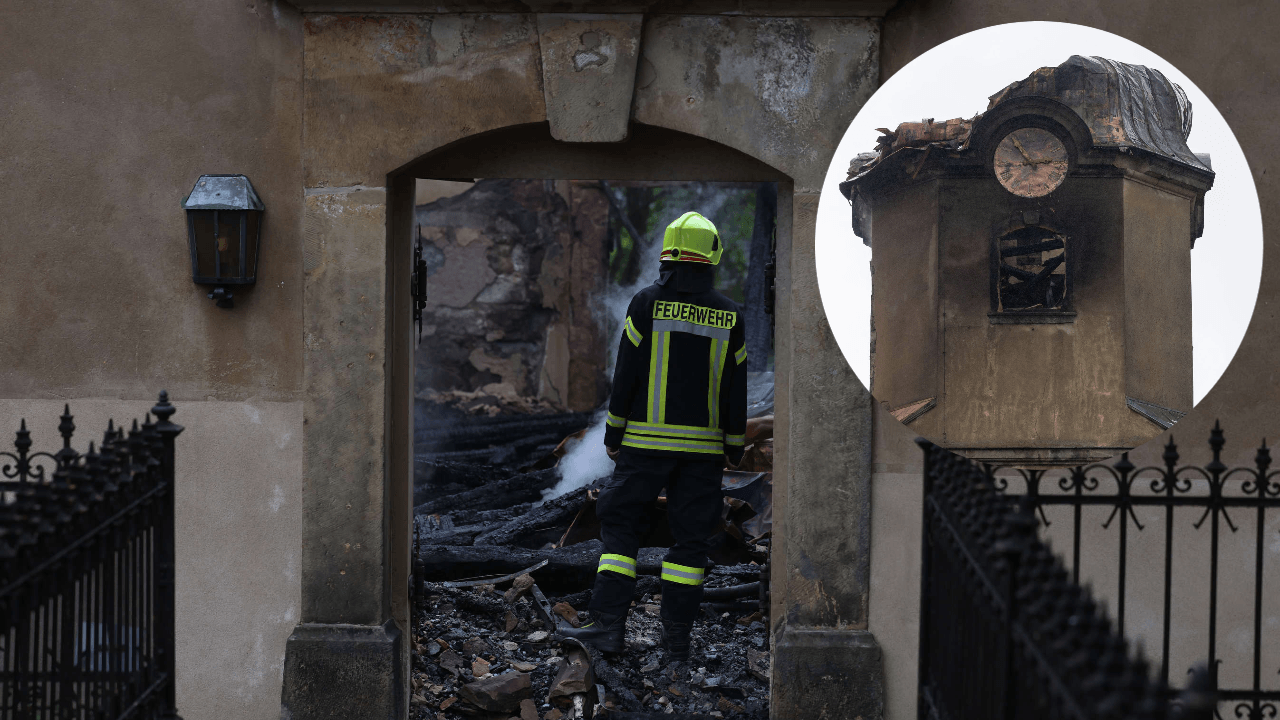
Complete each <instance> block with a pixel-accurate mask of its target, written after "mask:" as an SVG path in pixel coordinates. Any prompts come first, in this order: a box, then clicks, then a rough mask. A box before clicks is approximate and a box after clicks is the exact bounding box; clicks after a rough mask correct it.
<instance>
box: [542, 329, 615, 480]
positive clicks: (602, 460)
mask: <svg viewBox="0 0 1280 720" xmlns="http://www.w3.org/2000/svg"><path fill="white" fill-rule="evenodd" d="M623 309H624V310H625V309H626V308H625V307H624V308H623ZM604 420H605V412H604V411H600V412H598V413H596V415H595V417H593V418H592V419H591V427H589V428H587V432H586V433H585V434H584V435H583V436H582V439H581V440H570V441H569V444H568V445H567V446H566V447H565V454H564V456H563V457H561V458H560V463H559V464H558V465H556V469H557V470H559V471H560V473H559V474H560V481H559V482H557V483H556V484H555V487H552V488H551V489H549V490H543V491H542V500H543V502H545V501H547V500H550V499H552V498H556V497H560V496H561V495H563V494H565V493H567V492H572V491H574V490H577V489H578V488H580V487H583V486H585V485H590V484H591V483H592V482H593V481H595V480H596V479H598V478H602V477H608V476H609V475H612V474H613V461H612V460H610V459H609V455H608V454H607V453H605V451H604Z"/></svg>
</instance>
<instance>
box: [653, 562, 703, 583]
mask: <svg viewBox="0 0 1280 720" xmlns="http://www.w3.org/2000/svg"><path fill="white" fill-rule="evenodd" d="M702 575H703V569H702V568H695V567H689V566H688V565H677V564H675V563H669V562H663V563H662V579H663V580H667V581H670V582H677V583H681V584H683V585H701V584H702Z"/></svg>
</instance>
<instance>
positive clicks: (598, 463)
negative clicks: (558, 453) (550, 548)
mask: <svg viewBox="0 0 1280 720" xmlns="http://www.w3.org/2000/svg"><path fill="white" fill-rule="evenodd" d="M604 419H605V413H604V412H603V411H602V412H599V413H596V415H595V417H593V418H592V419H591V427H589V428H587V432H586V433H585V434H584V435H583V436H582V439H581V440H570V441H569V444H568V446H566V448H565V454H564V456H563V457H561V458H560V463H559V464H558V465H556V469H557V470H558V471H559V473H560V481H559V482H557V483H556V484H555V487H552V488H551V489H549V490H543V491H542V499H543V501H544V502H545V501H547V500H550V499H552V498H556V497H560V496H561V495H563V494H565V493H567V492H572V491H574V490H577V489H578V488H580V487H583V486H584V485H590V484H591V483H592V482H593V481H595V480H596V479H598V478H602V477H608V476H609V475H612V474H613V461H612V460H610V459H609V455H608V454H607V453H606V452H605V451H604Z"/></svg>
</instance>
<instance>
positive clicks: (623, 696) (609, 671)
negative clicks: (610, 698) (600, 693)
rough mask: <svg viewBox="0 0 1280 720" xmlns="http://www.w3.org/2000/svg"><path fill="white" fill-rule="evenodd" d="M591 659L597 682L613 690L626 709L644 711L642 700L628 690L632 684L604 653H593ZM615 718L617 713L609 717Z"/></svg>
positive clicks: (610, 714)
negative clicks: (610, 663)
mask: <svg viewBox="0 0 1280 720" xmlns="http://www.w3.org/2000/svg"><path fill="white" fill-rule="evenodd" d="M591 658H592V663H591V670H592V671H593V672H594V673H595V676H596V680H598V681H600V683H601V684H603V685H604V686H605V687H606V688H608V689H609V690H611V691H612V692H613V694H614V695H616V696H617V698H618V700H620V701H621V702H622V706H623V707H624V708H626V709H627V710H629V711H631V712H634V713H638V712H640V711H641V710H643V709H644V706H643V705H641V704H640V700H639V699H638V698H637V697H636V696H635V694H633V693H632V692H631V690H629V689H628V688H627V686H628V685H630V683H629V682H627V679H626V678H624V677H623V676H622V673H619V672H618V671H617V670H614V669H613V668H612V667H611V666H610V665H609V662H608V661H607V660H605V659H604V654H603V653H598V652H597V653H591ZM627 714H630V713H627ZM615 716H616V714H615V713H609V717H615ZM637 717H645V718H647V717H649V715H637ZM664 717H665V716H664ZM673 717H674V716H673Z"/></svg>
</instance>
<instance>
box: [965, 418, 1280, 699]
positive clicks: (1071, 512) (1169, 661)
mask: <svg viewBox="0 0 1280 720" xmlns="http://www.w3.org/2000/svg"><path fill="white" fill-rule="evenodd" d="M1224 445H1225V438H1224V437H1223V432H1222V430H1221V428H1220V427H1219V426H1218V425H1217V424H1215V425H1214V428H1213V430H1212V431H1211V433H1210V437H1209V447H1210V449H1211V450H1212V455H1213V459H1212V460H1211V461H1210V462H1209V463H1208V464H1206V465H1204V466H1203V467H1198V466H1190V465H1188V466H1183V467H1178V461H1179V455H1178V448H1177V445H1175V444H1174V442H1173V440H1172V439H1170V441H1169V443H1168V444H1167V445H1166V446H1165V451H1164V454H1163V456H1162V457H1161V460H1163V463H1164V464H1163V465H1162V466H1147V467H1141V468H1140V467H1136V466H1135V465H1134V464H1133V463H1132V462H1130V460H1129V456H1128V454H1127V453H1126V454H1124V455H1122V456H1121V457H1120V459H1119V460H1118V461H1116V462H1114V463H1113V464H1110V465H1105V464H1096V465H1090V466H1087V467H1078V468H1075V469H1073V470H1063V471H1058V472H1054V471H1048V472H1047V473H1046V471H1043V470H1008V469H1001V468H992V467H987V468H984V472H985V474H986V476H987V477H988V478H992V479H994V482H995V484H996V486H997V487H998V488H999V489H1000V490H1002V491H1003V492H1005V493H1006V494H1007V495H1008V496H1009V497H1016V498H1020V499H1021V502H1023V503H1024V504H1026V505H1027V506H1028V507H1030V508H1033V509H1034V511H1035V512H1036V514H1037V516H1038V517H1039V524H1040V525H1041V526H1042V528H1043V529H1042V531H1041V534H1042V535H1047V536H1051V537H1053V538H1054V539H1055V540H1059V541H1060V543H1061V545H1065V546H1069V547H1070V555H1071V562H1070V573H1071V579H1072V581H1073V582H1079V581H1080V580H1081V578H1082V571H1083V572H1084V575H1083V577H1085V578H1091V579H1092V580H1093V581H1094V582H1095V583H1096V584H1098V585H1099V586H1100V585H1102V584H1103V583H1105V584H1106V586H1107V588H1108V589H1109V590H1110V593H1109V594H1112V593H1113V594H1114V595H1113V596H1114V597H1115V598H1116V604H1115V616H1116V628H1117V631H1118V632H1120V633H1124V632H1125V631H1126V629H1129V630H1130V631H1131V634H1141V635H1145V636H1146V637H1149V638H1150V637H1154V636H1157V635H1158V637H1159V648H1160V656H1159V657H1160V668H1159V674H1158V677H1159V678H1160V679H1161V680H1163V681H1164V682H1166V683H1172V682H1173V681H1174V677H1171V674H1172V675H1173V676H1175V677H1180V676H1183V674H1184V673H1185V671H1186V670H1187V667H1186V664H1182V665H1178V664H1175V662H1176V661H1175V660H1174V659H1173V658H1175V656H1176V655H1177V654H1178V653H1177V650H1178V648H1177V647H1175V646H1174V643H1175V639H1176V641H1177V642H1178V643H1180V644H1181V645H1182V646H1183V650H1184V651H1183V653H1182V654H1183V655H1184V656H1185V654H1186V652H1185V648H1186V647H1187V646H1193V647H1194V648H1195V651H1194V652H1195V653H1196V655H1198V656H1199V657H1201V658H1204V657H1207V659H1208V666H1207V667H1208V669H1209V676H1210V677H1209V680H1210V682H1211V684H1212V686H1213V687H1214V688H1215V689H1216V691H1217V696H1218V699H1219V702H1220V705H1219V707H1218V710H1217V714H1218V717H1231V718H1240V719H1241V720H1244V719H1246V718H1247V719H1248V720H1264V719H1267V720H1271V719H1274V718H1276V717H1277V712H1278V711H1280V594H1277V591H1278V590H1280V577H1277V576H1278V575H1280V479H1278V478H1277V475H1280V471H1273V470H1270V467H1271V452H1270V450H1269V449H1268V448H1267V446H1266V443H1265V442H1263V444H1262V446H1261V447H1259V448H1258V451H1257V454H1256V455H1255V456H1254V466H1253V467H1237V468H1228V467H1227V466H1226V465H1225V464H1224V463H1223V462H1222V460H1221V455H1222V448H1223V447H1224ZM1011 481H1012V484H1011ZM1019 485H1020V486H1019ZM1064 520H1065V521H1066V522H1062V521H1064ZM1063 526H1065V527H1063ZM1250 526H1252V527H1250ZM1268 528H1269V530H1268ZM1264 588H1265V589H1266V592H1264ZM1134 606H1136V607H1137V608H1140V609H1141V611H1142V613H1143V615H1144V617H1143V620H1145V622H1143V623H1142V627H1140V628H1137V632H1134V631H1135V628H1134V627H1128V628H1127V627H1126V623H1129V625H1130V626H1132V621H1133V620H1134V619H1135V618H1134V616H1133V615H1132V611H1133V610H1134ZM1175 616H1177V617H1178V618H1179V620H1180V623H1179V624H1180V625H1181V627H1179V626H1175V624H1174V617H1175ZM1157 619H1158V625H1157V624H1156V622H1155V621H1156V620H1157ZM1221 625H1226V626H1227V627H1226V629H1227V630H1228V631H1229V633H1223V632H1222V630H1221V628H1220V626H1221ZM1224 634H1228V635H1229V638H1227V639H1228V640H1229V642H1228V643H1224V637H1223V636H1224ZM1151 644H1152V645H1154V644H1155V643H1154V642H1152V643H1151ZM1224 644H1225V645H1227V647H1225V648H1224ZM1201 653H1203V654H1201ZM1264 653H1266V655H1264ZM1264 657H1266V658H1267V660H1268V662H1266V663H1264Z"/></svg>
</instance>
